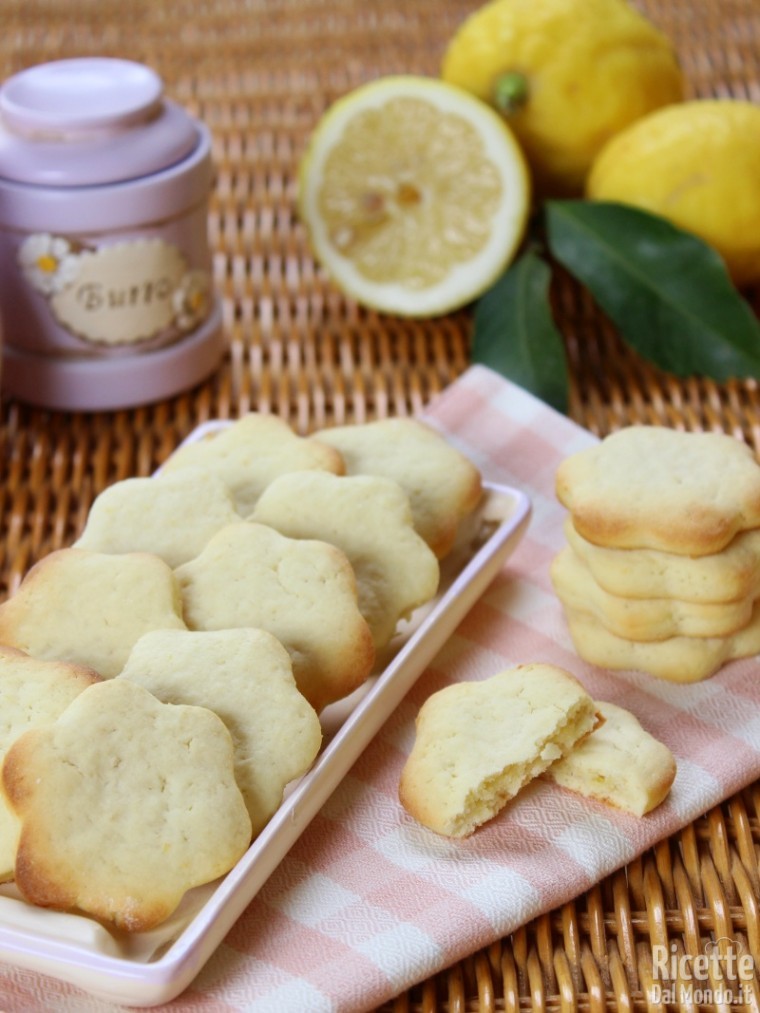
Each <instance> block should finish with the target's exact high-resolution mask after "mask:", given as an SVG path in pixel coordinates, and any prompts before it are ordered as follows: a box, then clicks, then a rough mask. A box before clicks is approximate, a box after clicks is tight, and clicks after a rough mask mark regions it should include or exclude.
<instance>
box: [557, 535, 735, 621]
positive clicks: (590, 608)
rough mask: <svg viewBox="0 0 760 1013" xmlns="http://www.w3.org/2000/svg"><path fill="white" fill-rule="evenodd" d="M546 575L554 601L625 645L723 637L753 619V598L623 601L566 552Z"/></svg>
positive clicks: (558, 557) (573, 554) (638, 599)
mask: <svg viewBox="0 0 760 1013" xmlns="http://www.w3.org/2000/svg"><path fill="white" fill-rule="evenodd" d="M619 551H624V550H619ZM625 551H629V552H634V551H635V550H634V549H629V550H625ZM550 575H551V581H552V585H553V587H554V590H555V592H556V594H557V597H558V598H559V600H560V601H561V602H562V604H563V605H564V606H565V608H570V609H576V610H585V611H587V612H590V613H591V614H592V615H593V616H595V617H596V619H598V620H599V622H600V623H601V624H602V626H604V627H605V628H606V629H608V630H609V631H610V632H611V633H614V634H615V635H616V636H618V637H626V638H627V639H629V640H667V639H668V637H678V636H686V637H725V636H727V635H728V634H730V633H736V632H737V631H738V630H740V629H742V627H744V626H746V625H747V623H748V622H749V621H750V619H751V618H752V607H753V602H752V599H751V598H740V599H738V600H737V601H729V602H689V601H679V600H678V599H676V598H622V597H620V596H619V595H615V594H610V593H609V591H605V590H604V589H603V588H601V587H600V586H599V585H598V584H597V583H596V581H595V580H594V578H593V576H592V574H591V571H590V570H589V569H588V567H587V566H585V564H584V563H583V562H582V561H581V560H580V559H579V558H578V557H577V556H576V555H575V553H574V552H573V550H572V549H571V548H570V547H569V546H566V547H565V548H564V549H562V551H561V552H560V553H559V554H558V555H557V556H555V557H554V559H553V560H552V564H551V567H550Z"/></svg>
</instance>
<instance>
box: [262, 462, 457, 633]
mask: <svg viewBox="0 0 760 1013" xmlns="http://www.w3.org/2000/svg"><path fill="white" fill-rule="evenodd" d="M251 519H252V520H254V521H257V522H259V523H261V524H269V525H271V526H272V527H273V528H277V530H278V531H281V532H282V533H283V534H284V535H288V536H289V537H290V538H318V539H321V540H322V541H325V542H330V544H331V545H337V546H338V548H339V549H342V550H343V552H345V554H346V556H347V557H348V559H349V561H350V563H351V566H352V567H353V568H354V573H355V574H356V583H357V586H358V589H359V608H360V610H361V613H362V615H363V616H364V617H365V619H366V620H367V622H368V623H369V626H370V629H371V630H372V636H373V639H374V643H375V647H376V648H377V649H380V648H382V647H384V646H385V645H386V644H387V643H388V641H389V640H390V639H391V637H392V636H393V634H394V632H395V630H396V626H397V624H398V621H399V620H400V619H402V618H405V617H407V616H409V615H410V614H411V612H412V611H413V610H414V609H415V608H417V607H418V606H419V605H422V604H424V603H425V602H427V601H429V600H430V599H431V598H432V597H433V596H434V595H435V593H436V591H437V589H438V580H439V568H438V560H437V559H436V557H435V555H434V553H433V552H432V551H431V549H430V548H428V546H427V545H426V543H425V542H424V540H423V539H422V538H421V537H420V535H418V534H417V532H416V531H415V530H414V523H413V519H412V511H411V507H410V505H409V498H408V497H407V495H406V493H405V492H404V491H403V489H402V488H401V486H400V485H399V484H398V483H397V482H394V481H392V480H391V479H389V478H381V477H378V476H374V475H373V476H370V475H355V476H350V477H340V476H336V475H329V474H327V473H326V472H319V471H302V472H294V473H292V474H289V475H282V476H281V477H280V478H278V479H276V480H275V481H274V482H273V483H272V484H271V485H270V486H269V487H268V488H267V489H266V490H265V491H264V493H263V494H262V496H261V499H260V500H259V502H258V504H257V506H256V509H255V510H254V512H253V514H252V518H251Z"/></svg>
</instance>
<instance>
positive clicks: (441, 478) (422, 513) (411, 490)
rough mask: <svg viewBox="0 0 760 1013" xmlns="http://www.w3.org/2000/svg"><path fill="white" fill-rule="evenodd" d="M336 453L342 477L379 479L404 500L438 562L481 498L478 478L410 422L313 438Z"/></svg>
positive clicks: (468, 464) (426, 429) (437, 438)
mask: <svg viewBox="0 0 760 1013" xmlns="http://www.w3.org/2000/svg"><path fill="white" fill-rule="evenodd" d="M316 435H317V437H318V439H320V440H321V441H322V442H324V443H329V444H330V446H333V447H336V448H337V449H338V450H339V451H340V453H341V455H342V456H343V460H344V462H345V466H346V474H347V475H384V476H385V477H386V478H392V479H393V480H394V481H396V482H398V484H399V485H400V486H401V488H402V489H403V490H404V492H405V493H406V494H407V496H408V497H409V502H410V504H411V507H412V516H413V518H414V526H415V528H416V530H417V531H418V532H419V534H420V535H422V537H423V538H424V539H425V541H426V542H427V544H428V545H429V546H430V548H431V549H432V550H433V552H434V553H435V554H436V556H438V558H439V559H441V558H442V557H443V556H445V555H446V553H447V552H449V551H450V549H451V547H452V545H453V544H454V539H455V538H456V533H457V527H458V525H459V522H460V520H461V519H462V518H463V517H465V516H467V515H468V514H470V513H472V511H473V510H474V509H475V507H476V506H477V505H478V502H479V500H480V497H481V495H482V485H481V477H480V472H479V471H478V469H477V468H476V467H475V465H474V464H473V463H472V461H470V460H469V459H468V458H467V457H465V455H464V454H461V453H460V452H459V451H458V450H456V449H455V448H454V447H452V446H451V445H450V444H449V443H447V442H446V440H445V439H444V438H443V436H441V435H440V434H439V433H437V432H436V431H435V429H433V428H431V427H430V426H428V425H425V424H424V423H422V422H418V421H417V420H416V419H410V418H394V419H380V420H378V421H376V422H369V423H367V424H366V425H356V426H338V427H336V428H334V429H325V430H322V431H321V432H318V433H317V434H316Z"/></svg>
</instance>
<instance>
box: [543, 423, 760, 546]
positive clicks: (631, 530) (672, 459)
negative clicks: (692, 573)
mask: <svg viewBox="0 0 760 1013" xmlns="http://www.w3.org/2000/svg"><path fill="white" fill-rule="evenodd" d="M556 491H557V496H558V498H559V500H560V502H561V503H562V504H563V505H564V506H565V507H567V508H568V509H569V511H570V513H571V516H572V519H573V524H574V525H575V528H576V530H577V531H578V533H579V534H580V535H582V536H583V537H584V538H586V539H587V540H588V541H590V542H592V543H593V544H595V545H603V546H606V547H607V548H619V549H635V548H647V549H659V550H662V551H665V552H671V553H676V554H679V555H687V556H688V555H693V556H703V555H708V554H710V553H714V552H720V551H721V549H723V548H725V547H726V545H728V543H729V542H730V541H731V539H732V538H733V537H734V536H735V535H736V534H738V533H739V532H740V531H746V530H748V529H751V528H757V527H760V466H759V465H758V463H757V460H756V459H755V456H754V454H753V453H752V451H751V450H750V448H749V447H748V446H747V445H746V444H745V443H742V442H740V441H739V440H737V439H735V438H734V437H732V436H728V435H726V434H725V433H706V432H699V433H692V432H680V431H678V430H675V429H669V428H667V427H664V426H629V427H627V428H625V429H621V430H619V431H618V432H615V433H612V434H611V435H610V436H607V437H606V438H605V439H604V440H602V441H601V442H600V443H598V444H596V445H595V446H593V447H590V448H587V449H586V450H582V451H580V452H579V453H577V454H573V455H572V456H571V457H568V458H566V459H565V460H564V461H563V462H562V463H561V464H560V466H559V468H558V469H557V474H556Z"/></svg>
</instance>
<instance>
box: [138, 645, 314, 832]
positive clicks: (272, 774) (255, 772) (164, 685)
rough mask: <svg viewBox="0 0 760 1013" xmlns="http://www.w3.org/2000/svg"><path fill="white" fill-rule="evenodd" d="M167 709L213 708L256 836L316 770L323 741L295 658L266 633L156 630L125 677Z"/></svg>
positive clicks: (141, 647)
mask: <svg viewBox="0 0 760 1013" xmlns="http://www.w3.org/2000/svg"><path fill="white" fill-rule="evenodd" d="M119 678H120V679H129V680H130V681H132V682H136V683H139V684H140V685H141V686H144V687H145V689H148V690H150V692H151V693H153V695H154V696H156V697H157V698H158V699H159V700H161V701H163V702H164V703H180V704H194V705H195V706H199V707H207V708H208V709H209V710H212V711H214V713H215V714H218V715H219V717H220V718H221V719H222V720H223V721H224V723H225V725H226V726H227V728H228V729H229V731H230V734H231V735H232V741H233V744H234V747H235V778H236V780H237V783H238V787H239V788H240V790H241V791H242V793H243V798H244V799H245V802H246V806H247V807H248V815H249V816H250V818H251V825H252V830H253V834H254V835H255V834H257V833H258V832H259V831H260V830H261V829H262V827H263V826H264V824H265V823H266V822H267V820H268V819H269V818H270V816H271V815H272V814H273V813H274V812H275V811H276V809H277V807H278V806H279V805H280V803H281V802H282V796H283V791H284V789H285V786H286V785H287V784H288V782H289V781H292V780H293V779H294V778H296V777H299V776H300V775H301V774H303V773H305V771H306V770H308V768H309V767H310V766H311V763H312V761H313V760H314V758H315V756H316V755H317V752H318V751H319V747H320V744H321V742H322V729H321V727H320V724H319V718H318V717H317V714H316V712H315V711H314V708H313V707H311V705H310V704H309V703H307V701H306V699H305V698H304V697H303V696H302V695H301V694H300V693H299V692H298V689H297V688H296V683H295V679H294V678H293V670H292V666H291V663H290V656H289V655H288V652H287V651H286V650H285V648H284V647H283V646H282V644H281V643H280V642H279V641H278V640H276V639H275V637H273V636H272V635H271V634H269V633H266V632H265V631H264V630H256V629H232V630H219V631H216V632H209V633H191V632H187V631H185V630H156V631H155V632H153V633H146V635H145V636H144V637H141V638H140V640H138V641H137V643H136V644H135V646H134V647H133V648H132V653H131V654H130V655H129V659H128V661H127V664H126V665H125V667H124V670H123V672H122V673H121V675H120V676H119Z"/></svg>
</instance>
